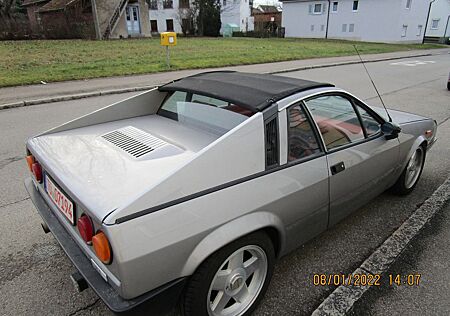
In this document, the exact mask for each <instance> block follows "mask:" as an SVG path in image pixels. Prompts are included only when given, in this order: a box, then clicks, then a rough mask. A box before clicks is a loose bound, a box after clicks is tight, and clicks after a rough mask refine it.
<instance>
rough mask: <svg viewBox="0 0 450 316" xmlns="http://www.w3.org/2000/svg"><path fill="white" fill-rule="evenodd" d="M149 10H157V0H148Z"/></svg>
mask: <svg viewBox="0 0 450 316" xmlns="http://www.w3.org/2000/svg"><path fill="white" fill-rule="evenodd" d="M150 10H158V0H150Z"/></svg>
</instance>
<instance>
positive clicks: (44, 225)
mask: <svg viewBox="0 0 450 316" xmlns="http://www.w3.org/2000/svg"><path fill="white" fill-rule="evenodd" d="M41 227H42V229H43V230H44V233H46V234H48V233H49V232H50V228H48V226H47V224H46V223H41Z"/></svg>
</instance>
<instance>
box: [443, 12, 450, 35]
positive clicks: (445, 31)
mask: <svg viewBox="0 0 450 316" xmlns="http://www.w3.org/2000/svg"><path fill="white" fill-rule="evenodd" d="M449 21H450V15H449V16H448V17H447V24H446V25H445V30H444V37H446V36H447V29H448V22H449Z"/></svg>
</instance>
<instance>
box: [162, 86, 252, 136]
mask: <svg viewBox="0 0 450 316" xmlns="http://www.w3.org/2000/svg"><path fill="white" fill-rule="evenodd" d="M158 114H159V115H161V116H164V117H167V118H170V119H172V120H175V121H178V122H181V123H183V124H186V125H190V126H193V127H197V128H201V129H203V130H207V131H209V132H211V133H214V134H219V135H222V134H225V133H226V132H228V131H230V130H232V129H233V128H234V127H236V126H238V125H239V124H241V123H242V122H244V121H245V120H247V119H248V118H249V117H250V116H252V115H253V114H254V113H253V112H251V111H250V110H247V109H245V108H243V107H241V106H239V105H237V104H233V103H230V102H227V101H223V100H219V99H216V98H211V97H208V96H204V95H199V94H192V93H187V92H182V91H176V92H173V93H172V94H171V95H170V96H169V97H168V98H167V99H166V100H165V101H164V104H163V105H162V106H161V108H160V109H159V111H158Z"/></svg>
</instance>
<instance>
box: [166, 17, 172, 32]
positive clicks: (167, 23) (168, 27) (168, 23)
mask: <svg viewBox="0 0 450 316" xmlns="http://www.w3.org/2000/svg"><path fill="white" fill-rule="evenodd" d="M166 30H167V32H173V20H172V19H167V20H166Z"/></svg>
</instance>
